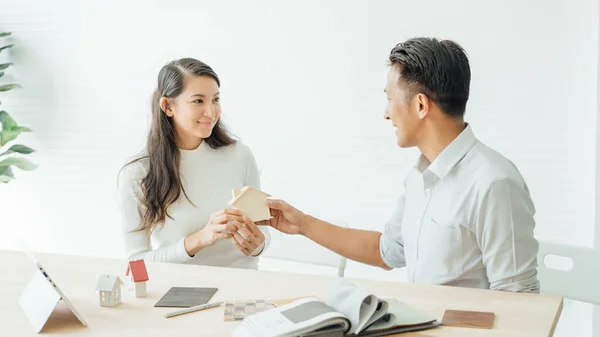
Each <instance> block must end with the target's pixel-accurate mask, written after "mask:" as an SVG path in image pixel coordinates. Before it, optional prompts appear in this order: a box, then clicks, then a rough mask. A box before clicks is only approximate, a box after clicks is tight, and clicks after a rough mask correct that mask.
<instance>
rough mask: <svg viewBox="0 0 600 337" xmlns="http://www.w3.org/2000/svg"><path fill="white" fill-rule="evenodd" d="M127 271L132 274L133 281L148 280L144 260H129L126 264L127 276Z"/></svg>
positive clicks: (127, 273)
mask: <svg viewBox="0 0 600 337" xmlns="http://www.w3.org/2000/svg"><path fill="white" fill-rule="evenodd" d="M129 271H131V275H132V276H133V282H144V281H148V271H146V264H145V263H144V260H137V261H129V265H128V266H127V272H126V273H125V275H126V276H129Z"/></svg>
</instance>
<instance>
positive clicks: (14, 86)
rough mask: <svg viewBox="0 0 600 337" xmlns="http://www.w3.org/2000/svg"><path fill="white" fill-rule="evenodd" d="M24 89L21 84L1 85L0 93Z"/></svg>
mask: <svg viewBox="0 0 600 337" xmlns="http://www.w3.org/2000/svg"><path fill="white" fill-rule="evenodd" d="M20 88H23V87H22V86H21V85H20V84H16V83H13V84H5V85H0V92H3V91H9V90H13V89H20Z"/></svg>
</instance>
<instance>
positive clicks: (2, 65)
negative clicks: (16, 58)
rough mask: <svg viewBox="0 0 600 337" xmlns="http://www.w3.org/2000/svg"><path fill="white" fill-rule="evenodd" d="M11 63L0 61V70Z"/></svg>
mask: <svg viewBox="0 0 600 337" xmlns="http://www.w3.org/2000/svg"><path fill="white" fill-rule="evenodd" d="M12 65H13V64H12V63H0V70H4V69H6V68H8V67H10V66H12Z"/></svg>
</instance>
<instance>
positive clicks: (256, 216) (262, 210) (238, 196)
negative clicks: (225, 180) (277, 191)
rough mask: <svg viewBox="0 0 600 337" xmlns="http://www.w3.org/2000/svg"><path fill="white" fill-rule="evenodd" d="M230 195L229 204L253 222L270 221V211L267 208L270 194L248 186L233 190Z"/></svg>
mask: <svg viewBox="0 0 600 337" xmlns="http://www.w3.org/2000/svg"><path fill="white" fill-rule="evenodd" d="M232 194H233V199H231V201H229V204H230V205H231V206H234V207H235V208H237V209H239V210H240V211H242V212H243V213H244V215H246V216H247V217H248V218H250V220H252V221H253V222H257V221H262V220H268V219H271V211H270V210H269V207H268V206H267V198H268V197H270V196H271V195H270V194H268V193H265V192H263V191H260V190H257V189H255V188H253V187H250V186H245V187H243V188H242V189H239V190H233V191H232Z"/></svg>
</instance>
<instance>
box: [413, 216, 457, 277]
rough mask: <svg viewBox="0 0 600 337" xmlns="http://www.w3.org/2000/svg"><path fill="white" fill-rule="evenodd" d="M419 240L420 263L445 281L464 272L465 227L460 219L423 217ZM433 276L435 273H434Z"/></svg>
mask: <svg viewBox="0 0 600 337" xmlns="http://www.w3.org/2000/svg"><path fill="white" fill-rule="evenodd" d="M423 220H424V221H423V228H422V229H421V235H420V240H419V260H421V261H419V264H421V263H423V264H422V265H424V266H426V268H427V269H428V270H431V271H432V272H433V273H434V274H435V275H436V276H434V278H436V279H438V278H439V281H440V282H441V283H443V281H444V280H443V279H446V278H453V277H454V276H457V275H460V274H461V273H462V272H463V238H462V232H461V230H463V229H464V228H462V227H461V226H460V223H459V222H458V221H453V220H442V218H436V217H435V216H428V217H425V218H424V219H423ZM432 276H433V275H432Z"/></svg>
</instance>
